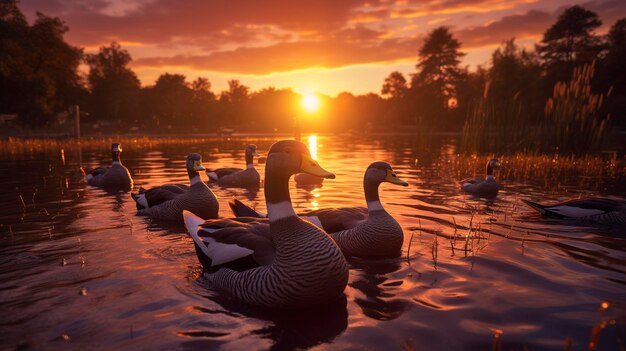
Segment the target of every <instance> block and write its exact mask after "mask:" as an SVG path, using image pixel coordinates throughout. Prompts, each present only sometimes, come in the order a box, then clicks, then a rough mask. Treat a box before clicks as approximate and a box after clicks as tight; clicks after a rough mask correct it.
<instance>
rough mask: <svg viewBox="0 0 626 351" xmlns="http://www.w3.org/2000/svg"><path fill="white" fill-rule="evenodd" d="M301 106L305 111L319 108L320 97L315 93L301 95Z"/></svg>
mask: <svg viewBox="0 0 626 351" xmlns="http://www.w3.org/2000/svg"><path fill="white" fill-rule="evenodd" d="M302 107H303V108H304V109H305V110H306V111H307V112H315V111H317V110H318V109H319V108H320V98H319V96H317V95H316V94H306V95H304V96H303V97H302Z"/></svg>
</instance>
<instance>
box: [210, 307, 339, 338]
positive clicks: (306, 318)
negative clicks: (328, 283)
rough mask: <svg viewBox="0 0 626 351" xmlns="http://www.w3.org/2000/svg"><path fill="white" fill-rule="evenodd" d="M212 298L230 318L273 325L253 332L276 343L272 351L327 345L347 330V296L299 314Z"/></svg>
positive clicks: (295, 311) (304, 309) (297, 312)
mask: <svg viewBox="0 0 626 351" xmlns="http://www.w3.org/2000/svg"><path fill="white" fill-rule="evenodd" d="M210 298H211V300H213V302H216V303H217V304H218V305H220V306H221V307H222V308H223V309H224V310H225V311H228V313H229V314H230V315H238V314H241V315H244V316H246V317H249V318H257V319H261V320H266V321H269V322H272V324H270V325H267V326H264V327H263V328H261V329H257V330H253V331H252V332H251V333H252V334H255V335H258V336H260V337H263V338H267V339H269V340H271V341H272V342H273V345H272V347H271V348H270V349H271V350H293V349H306V348H310V347H313V346H316V345H319V344H321V343H328V342H331V341H332V340H333V339H334V338H335V337H337V336H338V335H339V334H341V333H342V332H343V331H344V330H346V328H347V327H348V309H347V300H346V297H345V295H342V296H341V298H339V299H337V300H336V301H334V302H331V303H327V304H324V305H320V306H315V307H309V308H303V309H298V310H267V309H263V308H258V307H254V306H248V305H242V304H241V303H240V302H238V301H236V300H233V299H231V298H229V297H226V296H222V295H217V296H212V297H210ZM211 313H213V312H211Z"/></svg>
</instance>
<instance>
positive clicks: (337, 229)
mask: <svg viewBox="0 0 626 351" xmlns="http://www.w3.org/2000/svg"><path fill="white" fill-rule="evenodd" d="M383 182H390V183H392V184H396V185H402V186H407V185H408V183H406V182H404V181H402V180H400V179H399V178H398V177H397V176H396V175H395V173H394V172H393V169H392V168H391V166H390V165H389V164H388V163H386V162H374V163H372V164H371V165H370V166H369V167H368V168H367V170H366V171H365V175H364V176H363V187H364V190H365V200H366V202H367V208H364V207H344V208H329V209H320V210H315V211H310V212H304V213H300V214H299V215H300V216H301V217H302V218H303V219H306V220H308V221H310V222H311V223H314V224H316V225H319V226H321V227H322V228H323V229H324V230H325V231H326V232H327V233H328V235H330V237H332V238H333V239H334V240H335V241H336V242H337V245H339V247H340V248H341V250H342V251H343V253H344V254H346V255H349V256H357V257H364V258H393V257H398V256H399V255H400V253H401V249H402V244H403V242H404V233H403V231H402V227H401V226H400V224H399V223H398V222H397V221H396V220H395V219H394V218H393V217H392V216H391V215H390V214H389V213H388V212H387V211H386V210H385V209H384V208H383V206H382V203H381V202H380V197H379V195H378V187H379V186H380V184H381V183H383ZM229 205H230V207H231V209H232V210H233V212H234V213H235V215H246V216H255V217H263V216H264V214H262V213H259V212H257V211H255V210H253V209H252V208H250V207H248V206H246V205H245V204H243V203H242V202H240V201H239V200H236V199H235V200H233V201H231V202H229Z"/></svg>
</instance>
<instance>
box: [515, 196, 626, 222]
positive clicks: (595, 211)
mask: <svg viewBox="0 0 626 351" xmlns="http://www.w3.org/2000/svg"><path fill="white" fill-rule="evenodd" d="M522 201H523V202H524V203H525V204H526V205H528V206H530V207H531V208H532V209H533V210H535V211H537V212H539V213H541V214H542V215H544V216H546V217H554V218H570V219H576V220H582V221H589V222H596V223H601V224H626V201H625V200H613V199H606V198H588V199H581V200H569V201H565V202H561V203H558V204H554V205H542V204H538V203H536V202H532V201H528V200H522Z"/></svg>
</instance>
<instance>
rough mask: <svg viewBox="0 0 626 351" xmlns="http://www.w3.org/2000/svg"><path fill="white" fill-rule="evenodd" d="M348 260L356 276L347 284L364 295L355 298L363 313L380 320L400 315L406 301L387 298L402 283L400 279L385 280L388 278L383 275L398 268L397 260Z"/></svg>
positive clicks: (391, 295)
mask: <svg viewBox="0 0 626 351" xmlns="http://www.w3.org/2000/svg"><path fill="white" fill-rule="evenodd" d="M348 262H349V263H350V266H351V267H350V268H351V272H352V273H354V275H355V276H358V278H357V279H354V280H353V281H352V282H351V283H350V284H349V285H350V287H352V288H354V289H356V290H359V291H361V292H362V293H363V294H364V295H365V297H366V298H365V299H363V298H358V297H357V298H355V302H356V303H357V305H359V307H361V309H362V310H363V314H365V315H366V316H368V317H370V318H373V319H376V320H380V321H388V320H392V319H396V318H398V317H399V316H400V315H402V313H403V312H404V311H405V310H406V308H407V306H408V305H407V303H406V302H405V301H403V300H399V299H395V300H394V299H389V298H391V297H393V296H395V294H394V293H393V290H396V288H397V286H399V285H402V281H393V282H387V280H388V278H387V277H386V276H385V275H386V274H388V273H392V272H395V271H397V270H398V269H399V268H400V262H399V260H397V259H396V260H378V261H369V260H359V259H356V258H351V259H348Z"/></svg>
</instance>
